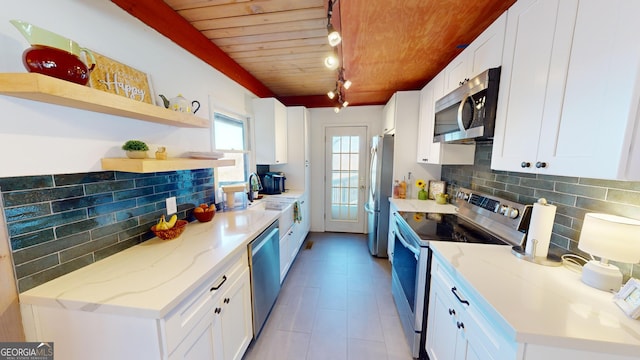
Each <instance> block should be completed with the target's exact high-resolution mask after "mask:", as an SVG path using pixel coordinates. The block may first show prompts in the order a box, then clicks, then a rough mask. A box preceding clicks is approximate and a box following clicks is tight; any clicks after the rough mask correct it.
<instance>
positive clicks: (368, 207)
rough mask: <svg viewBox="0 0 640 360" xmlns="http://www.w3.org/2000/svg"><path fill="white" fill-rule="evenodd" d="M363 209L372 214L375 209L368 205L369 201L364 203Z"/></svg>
mask: <svg viewBox="0 0 640 360" xmlns="http://www.w3.org/2000/svg"><path fill="white" fill-rule="evenodd" d="M364 211H366V212H368V213H370V214H373V213H374V212H375V211H373V209H372V208H371V207H370V206H369V203H366V204H364Z"/></svg>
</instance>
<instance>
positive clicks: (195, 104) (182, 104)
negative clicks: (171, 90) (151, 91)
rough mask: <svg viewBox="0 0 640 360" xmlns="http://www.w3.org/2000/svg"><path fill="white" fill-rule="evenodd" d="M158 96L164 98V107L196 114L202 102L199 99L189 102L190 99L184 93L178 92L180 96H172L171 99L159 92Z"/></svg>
mask: <svg viewBox="0 0 640 360" xmlns="http://www.w3.org/2000/svg"><path fill="white" fill-rule="evenodd" d="M158 96H160V98H162V103H163V104H164V107H165V108H167V109H171V110H173V111H180V112H185V113H192V114H195V113H196V112H197V111H198V110H199V109H200V102H199V101H198V100H193V101H192V102H191V103H189V100H187V99H185V98H184V96H182V94H178V96H176V97H174V98H171V100H169V99H167V98H166V97H165V96H164V95H162V94H158Z"/></svg>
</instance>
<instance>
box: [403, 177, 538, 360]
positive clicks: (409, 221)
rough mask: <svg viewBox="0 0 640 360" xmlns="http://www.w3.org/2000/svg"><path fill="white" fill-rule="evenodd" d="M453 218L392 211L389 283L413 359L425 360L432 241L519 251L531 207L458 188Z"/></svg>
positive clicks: (436, 214)
mask: <svg viewBox="0 0 640 360" xmlns="http://www.w3.org/2000/svg"><path fill="white" fill-rule="evenodd" d="M454 201H455V204H456V206H457V207H458V209H457V213H456V214H440V213H416V212H400V211H398V212H396V213H394V214H393V216H394V219H395V222H396V229H397V230H394V231H393V236H394V248H393V263H392V284H391V291H392V294H393V298H394V301H395V303H396V308H397V310H398V313H399V315H400V320H401V322H402V327H403V330H404V333H405V335H406V337H407V340H408V341H409V346H410V348H411V351H412V354H413V357H414V358H417V359H426V358H427V355H426V352H425V348H424V344H425V339H426V331H427V329H426V325H427V310H428V308H429V306H428V304H429V284H430V271H431V250H430V248H429V243H430V242H431V241H455V242H474V243H483V244H496V245H511V246H521V245H522V244H523V242H524V239H525V235H526V234H525V232H526V229H527V228H528V225H529V224H528V223H529V218H530V216H531V206H530V205H526V206H525V205H521V204H518V203H515V202H511V201H508V200H505V199H500V198H498V197H495V196H490V195H485V194H480V193H477V192H474V191H472V190H469V189H465V188H460V190H459V191H458V192H457V194H456V196H455V199H454Z"/></svg>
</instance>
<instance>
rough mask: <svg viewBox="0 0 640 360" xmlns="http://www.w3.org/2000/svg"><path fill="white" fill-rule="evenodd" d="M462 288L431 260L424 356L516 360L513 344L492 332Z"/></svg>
mask: <svg viewBox="0 0 640 360" xmlns="http://www.w3.org/2000/svg"><path fill="white" fill-rule="evenodd" d="M474 299H477V297H474V296H473V290H471V289H468V288H465V287H464V286H463V285H462V284H460V283H459V282H456V281H454V280H453V277H452V276H451V275H450V274H448V273H447V272H446V269H445V268H444V267H443V266H442V264H441V263H440V262H439V261H438V260H437V259H436V258H433V263H432V268H431V290H430V296H429V316H428V325H427V341H426V344H425V347H426V349H425V350H426V351H427V355H429V358H430V359H431V360H476V359H477V360H501V359H515V358H516V350H517V348H516V344H515V343H511V344H510V343H509V342H508V341H507V339H506V337H505V336H503V335H501V334H500V333H499V331H497V330H496V329H494V327H493V325H492V323H491V322H490V321H489V320H488V319H487V316H485V315H484V314H483V312H484V311H485V310H484V309H482V307H481V305H479V304H478V303H477V301H476V300H474Z"/></svg>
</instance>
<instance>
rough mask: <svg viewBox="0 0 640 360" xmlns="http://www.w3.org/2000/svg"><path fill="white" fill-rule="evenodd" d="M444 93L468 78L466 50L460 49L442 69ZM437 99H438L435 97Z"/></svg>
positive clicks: (455, 87)
mask: <svg viewBox="0 0 640 360" xmlns="http://www.w3.org/2000/svg"><path fill="white" fill-rule="evenodd" d="M443 76H444V94H443V95H446V94H448V93H450V92H451V91H453V90H455V89H457V88H458V87H460V86H461V85H462V84H463V83H464V81H465V80H467V79H469V63H468V62H467V51H466V49H465V50H464V51H462V52H461V53H460V54H459V55H458V56H456V57H455V58H454V59H453V60H451V62H450V63H449V65H447V67H445V68H444V70H443ZM436 100H438V99H436Z"/></svg>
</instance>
